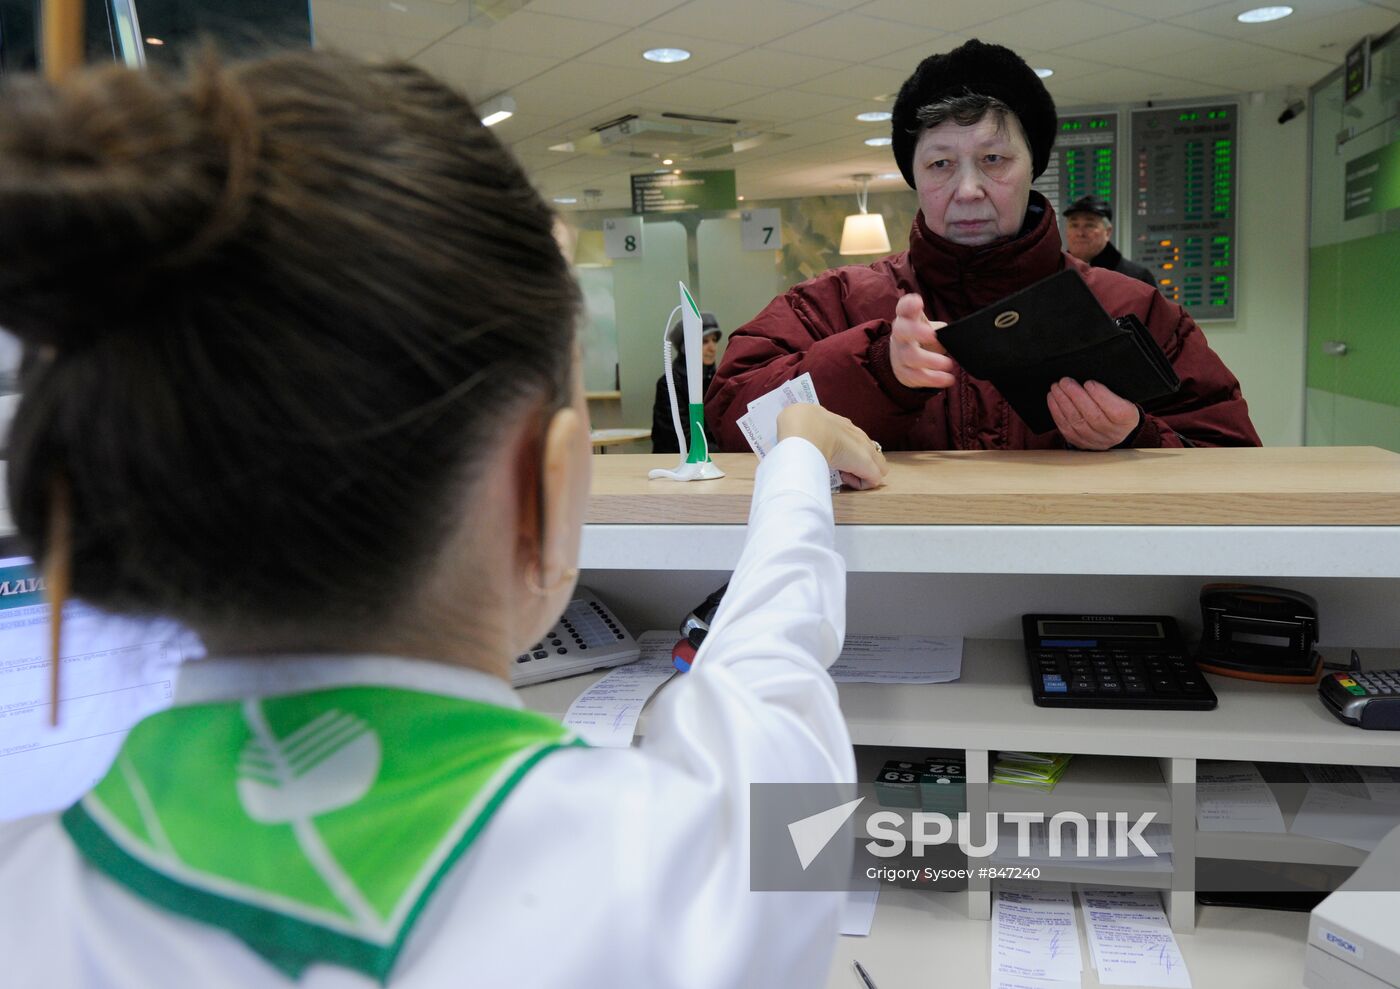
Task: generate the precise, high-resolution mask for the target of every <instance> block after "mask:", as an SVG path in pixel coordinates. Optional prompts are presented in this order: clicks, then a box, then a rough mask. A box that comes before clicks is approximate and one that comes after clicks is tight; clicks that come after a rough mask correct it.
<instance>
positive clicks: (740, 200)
mask: <svg viewBox="0 0 1400 989" xmlns="http://www.w3.org/2000/svg"><path fill="white" fill-rule="evenodd" d="M735 198H736V199H738V200H739V202H741V203H742V202H743V201H744V197H743V196H736V197H735Z"/></svg>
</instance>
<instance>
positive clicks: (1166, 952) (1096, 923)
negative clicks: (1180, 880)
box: [1079, 886, 1191, 989]
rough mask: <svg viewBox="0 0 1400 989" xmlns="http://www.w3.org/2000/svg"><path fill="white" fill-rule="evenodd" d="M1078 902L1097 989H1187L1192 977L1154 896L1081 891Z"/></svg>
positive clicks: (1134, 892) (1089, 888) (1145, 892)
mask: <svg viewBox="0 0 1400 989" xmlns="http://www.w3.org/2000/svg"><path fill="white" fill-rule="evenodd" d="M1079 901H1080V903H1081V904H1082V905H1083V907H1084V920H1085V925H1086V927H1087V929H1088V934H1089V946H1090V947H1089V950H1090V953H1091V955H1092V956H1093V957H1094V960H1095V962H1096V964H1097V968H1098V971H1099V982H1100V983H1101V984H1103V985H1106V986H1162V987H1167V989H1191V974H1190V973H1189V972H1188V971H1187V970H1186V962H1185V960H1184V959H1183V958H1182V957H1181V947H1180V946H1179V945H1178V944H1177V943H1176V936H1175V935H1173V934H1172V929H1171V925H1170V924H1168V923H1167V915H1166V913H1165V912H1164V911H1163V910H1162V900H1161V897H1159V896H1158V895H1157V893H1156V892H1155V891H1153V890H1133V889H1104V888H1100V887H1092V886H1081V887H1079Z"/></svg>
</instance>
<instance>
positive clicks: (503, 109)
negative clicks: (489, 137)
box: [476, 93, 515, 127]
mask: <svg viewBox="0 0 1400 989" xmlns="http://www.w3.org/2000/svg"><path fill="white" fill-rule="evenodd" d="M476 109H477V112H478V113H480V114H481V122H482V123H483V124H485V125H486V126H487V127H495V126H496V125H497V124H499V123H500V122H501V121H503V120H509V119H510V118H511V117H513V116H515V98H514V97H513V96H509V95H507V94H505V93H502V94H500V95H499V96H493V97H491V99H489V100H487V101H486V102H485V103H483V104H481V106H479V107H477V108H476Z"/></svg>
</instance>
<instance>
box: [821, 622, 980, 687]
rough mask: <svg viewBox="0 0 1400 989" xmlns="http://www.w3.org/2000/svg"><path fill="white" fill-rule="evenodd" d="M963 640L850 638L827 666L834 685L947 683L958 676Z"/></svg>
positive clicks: (861, 636)
mask: <svg viewBox="0 0 1400 989" xmlns="http://www.w3.org/2000/svg"><path fill="white" fill-rule="evenodd" d="M962 653H963V640H962V639H961V638H934V637H933V636H927V635H850V634H848V635H847V636H846V642H845V644H844V645H843V646H842V648H841V655H840V656H838V657H837V658H836V662H835V663H833V664H831V679H833V680H835V681H836V682H837V683H947V682H948V681H950V680H956V679H958V677H960V676H962Z"/></svg>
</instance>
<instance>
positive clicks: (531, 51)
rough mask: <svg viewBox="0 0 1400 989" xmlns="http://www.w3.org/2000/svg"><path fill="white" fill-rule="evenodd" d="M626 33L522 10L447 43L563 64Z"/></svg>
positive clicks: (462, 30)
mask: <svg viewBox="0 0 1400 989" xmlns="http://www.w3.org/2000/svg"><path fill="white" fill-rule="evenodd" d="M625 33H626V29H625V28H623V27H619V26H618V25H616V24H604V23H602V22H599V21H582V20H579V19H577V18H575V17H557V16H555V15H553V14H537V13H535V12H534V11H532V10H519V11H516V12H515V13H513V14H511V15H510V16H509V17H506V18H504V19H503V20H500V21H490V20H488V19H486V18H484V17H478V18H477V19H476V20H474V21H472V22H471V23H469V24H464V25H463V26H461V27H459V28H457V30H455V31H453V32H452V33H451V34H449V35H448V36H447V37H446V39H445V40H446V41H447V42H448V43H450V44H454V45H467V46H469V47H474V48H492V49H495V50H497V51H504V52H516V53H518V54H521V55H544V56H546V57H548V58H553V59H557V60H559V61H563V60H564V59H567V58H573V57H574V56H575V55H579V54H582V53H583V52H586V51H588V50H589V49H591V48H596V47H598V46H599V45H601V44H603V43H604V42H607V41H611V40H612V39H613V38H616V37H617V36H618V35H620V34H625ZM640 61H641V59H640V58H638V62H640Z"/></svg>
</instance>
